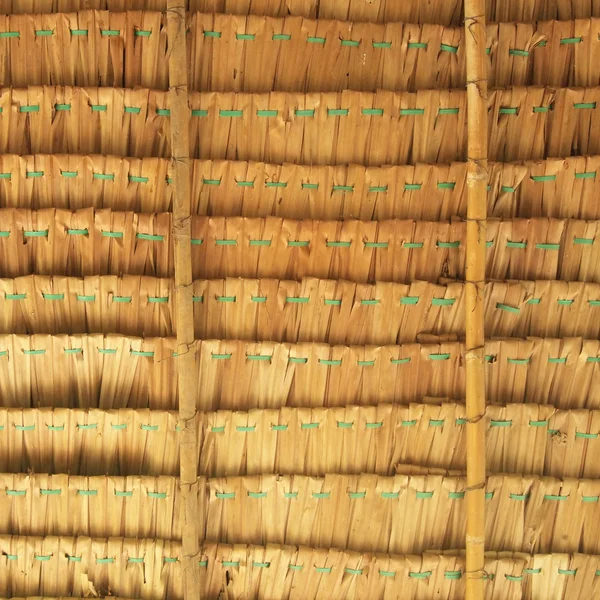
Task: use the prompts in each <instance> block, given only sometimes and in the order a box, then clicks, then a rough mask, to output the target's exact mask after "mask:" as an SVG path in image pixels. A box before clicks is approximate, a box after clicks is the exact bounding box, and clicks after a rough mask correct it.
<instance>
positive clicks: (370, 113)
mask: <svg viewBox="0 0 600 600" xmlns="http://www.w3.org/2000/svg"><path fill="white" fill-rule="evenodd" d="M360 112H361V114H363V115H364V116H365V117H383V108H361V110H360Z"/></svg>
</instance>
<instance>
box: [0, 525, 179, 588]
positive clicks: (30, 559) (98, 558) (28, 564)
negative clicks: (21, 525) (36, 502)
mask: <svg viewBox="0 0 600 600" xmlns="http://www.w3.org/2000/svg"><path fill="white" fill-rule="evenodd" d="M57 518H62V515H57ZM0 551H1V552H2V554H3V559H4V563H5V564H4V568H3V569H2V571H1V574H0V594H2V595H6V596H8V597H9V598H13V597H15V596H30V595H31V594H39V593H42V594H46V595H47V596H58V595H61V594H65V595H67V594H69V597H71V598H72V597H75V596H77V597H86V598H87V597H97V596H99V595H102V596H103V597H104V595H108V594H110V598H111V600H113V594H118V595H119V596H122V597H123V598H125V597H128V598H144V599H145V600H163V599H164V600H171V599H173V600H183V586H182V576H181V566H180V565H181V563H180V562H179V561H174V562H168V563H166V562H165V558H167V559H169V558H179V557H180V554H181V544H180V543H179V542H169V541H164V540H153V539H116V538H112V539H90V538H85V537H75V538H69V537H62V538H59V537H53V536H44V537H21V536H3V537H0ZM140 558H141V559H142V560H143V562H142V563H141V564H140V563H139V561H138V560H137V559H140ZM30 600H43V598H37V597H31V598H30ZM47 600H51V599H50V598H49V597H47ZM56 600H60V599H58V598H57V599H56ZM114 600H118V598H115V599H114Z"/></svg>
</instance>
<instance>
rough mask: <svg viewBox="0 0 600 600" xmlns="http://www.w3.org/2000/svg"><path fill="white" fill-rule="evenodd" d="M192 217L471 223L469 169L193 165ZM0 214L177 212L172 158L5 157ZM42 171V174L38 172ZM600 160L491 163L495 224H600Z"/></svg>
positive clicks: (491, 211) (232, 163)
mask: <svg viewBox="0 0 600 600" xmlns="http://www.w3.org/2000/svg"><path fill="white" fill-rule="evenodd" d="M190 168H191V182H190V186H191V196H192V197H191V201H192V213H193V214H199V215H208V216H224V217H235V216H242V217H251V218H256V217H268V216H276V217H280V218H286V219H307V218H308V219H315V220H318V219H320V220H327V221H337V220H345V219H360V220H362V221H369V220H376V221H383V220H387V219H420V220H431V221H443V220H448V219H450V218H452V217H457V216H460V217H464V216H465V215H466V163H452V164H449V165H429V164H419V165H416V166H411V165H402V166H398V167H391V166H388V167H385V166H384V167H363V166H360V165H350V166H343V165H342V166H337V167H319V166H312V167H311V166H302V165H293V164H285V165H274V164H265V163H253V162H250V163H249V162H242V161H210V160H193V161H191V165H190ZM0 173H1V174H2V175H1V176H0V208H21V209H43V208H56V209H70V210H80V209H84V208H96V209H102V208H110V209H112V210H118V211H134V212H138V213H152V212H158V213H160V212H169V211H170V209H171V205H172V200H173V199H172V185H171V183H170V182H171V179H172V172H171V169H170V165H169V161H168V160H167V159H164V158H141V159H140V158H119V157H116V156H99V155H89V156H81V155H47V154H46V155H44V154H38V155H33V156H16V155H6V154H5V155H0ZM34 173H35V176H32V174H34ZM599 195H600V157H599V156H589V157H584V156H574V157H570V158H565V159H560V158H550V159H547V160H543V161H532V162H527V161H524V162H521V163H490V164H489V190H488V214H489V216H490V217H494V218H510V217H552V218H576V219H598V218H600V204H599V203H598V202H596V198H597V197H598V196H599Z"/></svg>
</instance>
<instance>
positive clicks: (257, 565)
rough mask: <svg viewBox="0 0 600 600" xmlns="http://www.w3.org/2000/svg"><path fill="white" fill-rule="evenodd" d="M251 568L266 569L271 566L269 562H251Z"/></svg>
mask: <svg viewBox="0 0 600 600" xmlns="http://www.w3.org/2000/svg"><path fill="white" fill-rule="evenodd" d="M252 566H253V567H254V568H255V569H268V568H269V567H270V566H271V563H270V562H253V563H252Z"/></svg>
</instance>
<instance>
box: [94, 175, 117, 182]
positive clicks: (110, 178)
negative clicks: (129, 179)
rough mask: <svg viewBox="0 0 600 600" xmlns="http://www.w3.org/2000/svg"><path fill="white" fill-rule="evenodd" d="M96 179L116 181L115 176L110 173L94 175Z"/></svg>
mask: <svg viewBox="0 0 600 600" xmlns="http://www.w3.org/2000/svg"><path fill="white" fill-rule="evenodd" d="M94 179H105V180H109V181H114V180H115V176H114V175H112V174H110V173H94Z"/></svg>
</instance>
